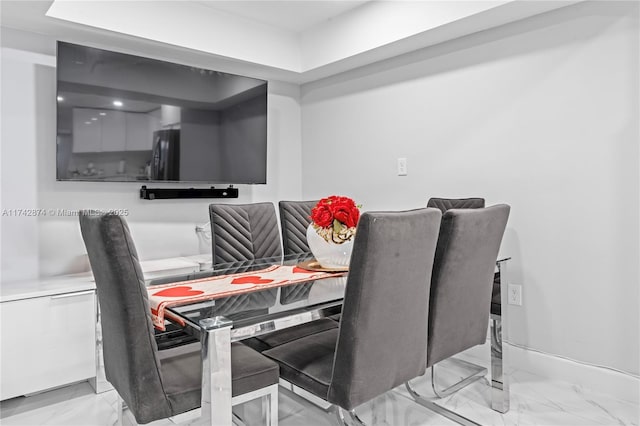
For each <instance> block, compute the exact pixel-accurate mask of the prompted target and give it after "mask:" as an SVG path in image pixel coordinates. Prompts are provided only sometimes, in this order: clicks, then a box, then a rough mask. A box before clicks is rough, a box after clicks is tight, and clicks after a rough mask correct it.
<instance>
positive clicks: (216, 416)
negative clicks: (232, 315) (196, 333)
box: [199, 317, 233, 426]
mask: <svg viewBox="0 0 640 426" xmlns="http://www.w3.org/2000/svg"><path fill="white" fill-rule="evenodd" d="M199 324H200V328H201V341H200V343H201V345H202V400H201V408H202V411H201V413H202V414H201V415H202V420H203V421H204V423H208V424H211V425H220V426H225V425H231V421H232V420H231V418H232V414H231V413H232V411H231V326H232V324H233V322H232V321H230V320H228V319H226V318H225V317H213V318H206V319H203V320H200V322H199ZM207 420H208V422H207Z"/></svg>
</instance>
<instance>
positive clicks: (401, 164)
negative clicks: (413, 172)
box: [398, 158, 407, 176]
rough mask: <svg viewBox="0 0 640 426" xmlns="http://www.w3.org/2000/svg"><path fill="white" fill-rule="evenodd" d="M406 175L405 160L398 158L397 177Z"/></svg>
mask: <svg viewBox="0 0 640 426" xmlns="http://www.w3.org/2000/svg"><path fill="white" fill-rule="evenodd" d="M406 175H407V159H406V158H398V176H406Z"/></svg>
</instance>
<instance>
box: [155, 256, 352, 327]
mask: <svg viewBox="0 0 640 426" xmlns="http://www.w3.org/2000/svg"><path fill="white" fill-rule="evenodd" d="M344 274H345V273H344V272H338V273H335V272H316V271H308V270H306V269H302V268H300V267H298V266H282V265H274V266H270V267H268V268H266V269H262V270H258V271H251V272H242V273H238V274H230V275H219V276H216V277H207V278H200V279H197V280H190V281H181V282H175V283H170V284H161V285H154V286H150V287H147V292H148V293H149V305H150V306H151V318H152V320H153V325H154V326H155V327H156V328H158V329H160V330H164V329H165V326H164V317H165V314H166V312H165V309H166V308H167V307H171V306H179V305H187V304H190V303H195V302H199V301H203V300H213V299H220V298H222V297H229V296H236V295H238V294H244V293H251V292H254V291H260V290H266V289H268V288H273V287H282V286H285V285H290V284H298V283H302V282H305V281H313V280H316V279H321V278H329V277H339V276H341V275H344ZM167 316H169V315H167ZM170 317H171V319H177V318H174V317H173V315H171V316H170Z"/></svg>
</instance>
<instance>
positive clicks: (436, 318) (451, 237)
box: [407, 204, 510, 409]
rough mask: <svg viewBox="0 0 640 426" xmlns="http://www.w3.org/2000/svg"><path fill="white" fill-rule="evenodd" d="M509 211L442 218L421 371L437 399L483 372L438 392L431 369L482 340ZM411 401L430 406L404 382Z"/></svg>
mask: <svg viewBox="0 0 640 426" xmlns="http://www.w3.org/2000/svg"><path fill="white" fill-rule="evenodd" d="M509 211H510V207H509V206H508V205H506V204H500V205H495V206H491V207H487V208H478V209H451V210H447V211H446V212H445V213H444V215H443V216H442V224H441V226H440V235H439V237H438V246H437V249H436V254H435V260H434V265H433V274H432V276H431V297H430V301H429V321H428V324H429V333H428V336H429V338H428V343H427V367H431V374H432V376H431V380H432V387H433V389H434V392H435V393H436V395H438V396H444V393H446V394H449V393H452V392H454V391H456V390H458V389H460V388H462V387H464V386H466V385H467V384H469V383H472V382H473V381H475V380H478V379H480V378H481V377H483V376H484V374H486V369H482V371H480V372H478V373H476V374H474V375H472V376H469V377H467V378H465V379H464V380H463V381H461V382H458V383H456V384H454V385H453V386H451V387H450V388H448V389H446V390H445V391H444V392H439V391H438V390H437V389H436V385H435V383H436V381H435V368H434V366H435V365H436V364H437V363H438V362H440V361H442V360H445V359H447V358H449V357H452V356H453V355H456V354H459V353H460V352H462V351H465V350H467V349H469V348H471V347H473V346H476V345H481V344H484V343H485V341H486V339H487V328H488V324H489V314H490V304H491V298H492V285H493V281H494V270H495V265H496V260H497V257H498V251H499V249H500V243H501V241H502V236H503V234H504V230H505V227H506V225H507V220H508V218H509ZM407 389H408V390H409V391H410V393H411V394H412V396H413V397H414V398H415V399H416V401H418V402H420V403H421V404H422V405H424V406H426V407H428V408H432V409H433V408H434V404H433V403H432V402H431V401H428V400H427V399H425V398H424V397H422V396H421V395H419V394H418V393H417V392H416V391H415V390H414V389H413V388H412V387H411V385H410V384H409V383H408V382H407Z"/></svg>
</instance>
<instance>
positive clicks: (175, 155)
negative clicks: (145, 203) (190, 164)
mask: <svg viewBox="0 0 640 426" xmlns="http://www.w3.org/2000/svg"><path fill="white" fill-rule="evenodd" d="M150 178H151V180H168V181H179V180H180V130H179V129H170V130H158V131H156V132H153V151H152V157H151V176H150Z"/></svg>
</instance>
